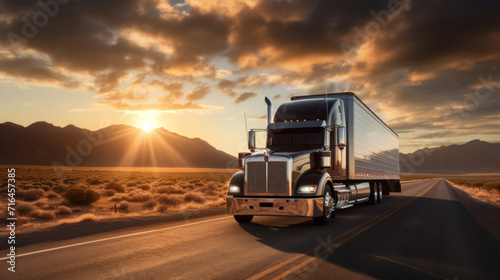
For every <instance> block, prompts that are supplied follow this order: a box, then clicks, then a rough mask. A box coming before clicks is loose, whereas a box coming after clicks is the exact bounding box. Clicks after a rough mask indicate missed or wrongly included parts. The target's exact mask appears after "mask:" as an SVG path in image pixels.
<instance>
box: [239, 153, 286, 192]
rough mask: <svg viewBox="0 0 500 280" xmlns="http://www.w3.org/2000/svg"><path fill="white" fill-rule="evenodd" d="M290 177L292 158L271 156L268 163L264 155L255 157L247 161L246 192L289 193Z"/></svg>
mask: <svg viewBox="0 0 500 280" xmlns="http://www.w3.org/2000/svg"><path fill="white" fill-rule="evenodd" d="M266 174H267V176H268V177H267V178H266ZM290 177H291V160H290V159H287V158H284V157H270V158H269V162H268V163H266V162H264V157H253V158H250V159H247V160H246V161H245V187H246V189H245V193H246V194H256V195H265V194H268V195H273V194H279V195H289V189H290ZM266 179H267V180H266Z"/></svg>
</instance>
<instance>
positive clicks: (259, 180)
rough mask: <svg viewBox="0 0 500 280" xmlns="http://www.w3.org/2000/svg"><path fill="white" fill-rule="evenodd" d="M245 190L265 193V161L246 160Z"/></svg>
mask: <svg viewBox="0 0 500 280" xmlns="http://www.w3.org/2000/svg"><path fill="white" fill-rule="evenodd" d="M246 166H247V174H246V177H247V192H248V193H265V192H266V163H265V162H247V163H246Z"/></svg>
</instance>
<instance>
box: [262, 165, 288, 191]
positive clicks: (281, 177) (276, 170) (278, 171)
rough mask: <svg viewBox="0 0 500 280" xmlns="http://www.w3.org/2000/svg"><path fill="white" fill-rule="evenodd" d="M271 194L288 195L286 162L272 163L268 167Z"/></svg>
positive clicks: (268, 187)
mask: <svg viewBox="0 0 500 280" xmlns="http://www.w3.org/2000/svg"><path fill="white" fill-rule="evenodd" d="M268 172H269V181H268V186H267V189H268V192H269V193H288V178H287V173H288V170H287V162H286V161H270V162H269V166H268Z"/></svg>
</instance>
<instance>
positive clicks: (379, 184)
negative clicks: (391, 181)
mask: <svg viewBox="0 0 500 280" xmlns="http://www.w3.org/2000/svg"><path fill="white" fill-rule="evenodd" d="M382 193H383V192H382V183H378V184H377V203H382Z"/></svg>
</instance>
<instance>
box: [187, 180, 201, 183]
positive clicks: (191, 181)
mask: <svg viewBox="0 0 500 280" xmlns="http://www.w3.org/2000/svg"><path fill="white" fill-rule="evenodd" d="M199 182H200V180H198V179H192V180H190V181H189V183H191V184H196V183H199Z"/></svg>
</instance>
